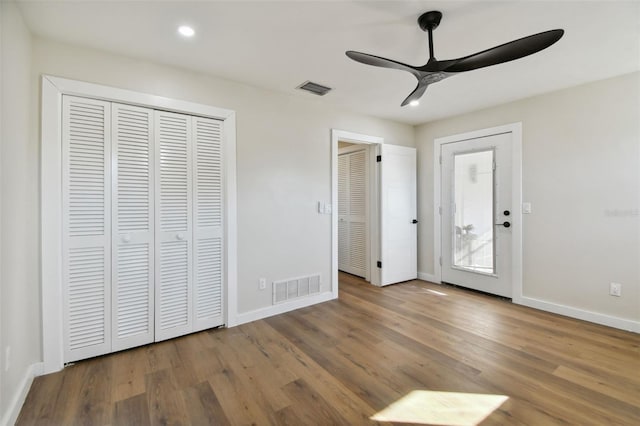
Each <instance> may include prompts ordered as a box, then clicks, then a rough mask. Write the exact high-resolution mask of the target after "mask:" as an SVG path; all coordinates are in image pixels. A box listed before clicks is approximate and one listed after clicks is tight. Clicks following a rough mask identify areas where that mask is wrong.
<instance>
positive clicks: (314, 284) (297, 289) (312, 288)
mask: <svg viewBox="0 0 640 426" xmlns="http://www.w3.org/2000/svg"><path fill="white" fill-rule="evenodd" d="M321 282H322V280H321V279H320V274H316V275H308V276H305V277H300V278H289V279H288V280H281V281H274V282H273V304H274V305H276V304H278V303H282V302H286V301H287V300H291V299H297V298H299V297H309V296H313V295H314V294H318V293H320V284H321Z"/></svg>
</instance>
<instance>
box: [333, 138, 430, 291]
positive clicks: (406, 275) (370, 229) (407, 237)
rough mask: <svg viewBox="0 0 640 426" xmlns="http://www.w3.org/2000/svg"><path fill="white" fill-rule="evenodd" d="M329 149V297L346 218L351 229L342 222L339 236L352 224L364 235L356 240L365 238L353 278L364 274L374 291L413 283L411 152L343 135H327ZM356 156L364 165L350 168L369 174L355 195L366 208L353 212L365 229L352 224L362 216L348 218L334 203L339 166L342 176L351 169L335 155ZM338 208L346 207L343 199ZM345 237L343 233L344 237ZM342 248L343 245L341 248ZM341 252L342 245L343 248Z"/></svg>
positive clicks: (413, 169) (414, 218) (413, 168)
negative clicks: (358, 266) (330, 253)
mask: <svg viewBox="0 0 640 426" xmlns="http://www.w3.org/2000/svg"><path fill="white" fill-rule="evenodd" d="M341 142H342V147H341V146H340V143H341ZM331 144H332V145H331V146H332V149H331V153H332V155H331V165H332V167H331V168H332V176H331V179H332V185H331V187H332V198H331V203H332V204H333V205H334V206H336V208H334V209H333V210H332V221H331V223H332V230H331V232H332V248H331V250H332V283H335V285H333V286H332V291H333V296H334V297H338V269H340V265H339V263H340V262H339V260H340V259H339V257H340V256H339V253H340V250H339V240H340V233H339V227H340V226H339V223H340V220H339V219H340V218H343V219H344V220H343V222H347V221H348V220H347V219H346V217H347V216H350V218H349V221H350V224H349V225H348V226H347V224H346V223H345V224H343V225H342V228H343V231H349V230H352V229H353V226H354V224H355V227H356V228H358V229H359V230H360V231H361V230H362V229H364V232H360V233H359V236H360V237H359V238H360V239H363V238H364V239H365V250H364V257H363V256H362V251H360V252H359V253H356V257H358V259H359V260H360V266H361V268H360V269H359V272H358V273H356V275H364V277H365V278H366V279H367V281H369V282H370V283H371V284H373V285H375V286H384V285H389V284H395V283H399V282H402V281H408V280H412V279H415V278H417V276H418V272H417V271H418V270H417V266H418V265H417V224H418V220H417V202H416V198H417V196H416V149H415V148H412V147H406V146H401V145H395V144H384V140H383V139H382V138H380V137H375V136H368V135H362V134H357V133H352V132H345V131H342V130H332V131H331ZM341 150H342V151H341ZM357 152H364V154H358V155H360V156H362V155H364V161H365V163H364V164H363V163H362V158H360V160H358V161H359V162H358V161H355V162H354V163H357V164H360V166H358V165H357V164H355V165H354V167H355V168H367V169H368V176H367V179H366V180H367V182H366V183H363V182H360V185H361V186H362V185H364V187H365V188H364V189H365V191H361V192H360V196H364V198H365V203H364V206H362V203H361V202H360V209H359V211H358V212H357V213H362V212H363V211H364V219H365V222H366V225H364V226H363V224H362V221H360V222H358V220H357V219H359V218H360V219H361V218H362V216H363V215H350V213H351V211H352V210H351V209H350V208H347V209H344V208H343V209H342V210H341V211H339V210H340V209H341V207H340V202H339V200H338V198H339V191H338V187H339V185H340V183H339V169H340V167H341V166H340V163H341V162H342V167H343V169H344V170H343V171H345V170H346V171H349V170H350V167H351V165H349V166H347V164H346V162H347V161H351V159H349V160H347V158H349V157H342V160H341V159H340V157H339V156H340V154H342V155H347V154H350V155H351V154H352V153H354V154H353V155H356V154H355V153H357ZM345 176H346V175H345ZM357 179H360V178H357ZM360 180H362V179H360ZM344 184H345V182H343V185H344ZM366 191H368V193H367V192H366ZM362 194H364V195H362ZM342 205H343V207H344V206H345V201H344V200H343V203H342ZM356 210H358V209H356ZM338 213H340V214H338ZM344 235H345V234H344V232H343V237H344ZM349 238H351V236H349ZM344 243H345V241H343V245H344ZM367 245H368V248H367ZM344 247H347V246H346V245H344ZM343 254H344V250H343ZM345 258H348V256H345ZM344 260H345V259H343V261H344ZM347 260H348V259H347ZM343 266H344V262H343ZM362 266H364V267H362ZM342 269H344V268H342ZM363 272H364V274H363ZM352 273H353V272H352Z"/></svg>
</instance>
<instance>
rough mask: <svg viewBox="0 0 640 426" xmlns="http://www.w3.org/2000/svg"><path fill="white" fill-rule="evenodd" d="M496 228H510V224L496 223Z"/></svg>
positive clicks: (505, 222) (506, 222)
mask: <svg viewBox="0 0 640 426" xmlns="http://www.w3.org/2000/svg"><path fill="white" fill-rule="evenodd" d="M496 226H504V227H505V228H509V227H510V226H511V223H510V222H508V221H506V220H505V221H504V222H502V223H496Z"/></svg>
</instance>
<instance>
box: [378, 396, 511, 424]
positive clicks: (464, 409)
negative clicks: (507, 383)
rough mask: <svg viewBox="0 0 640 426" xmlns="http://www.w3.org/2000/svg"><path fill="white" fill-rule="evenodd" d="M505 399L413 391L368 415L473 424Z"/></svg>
mask: <svg viewBox="0 0 640 426" xmlns="http://www.w3.org/2000/svg"><path fill="white" fill-rule="evenodd" d="M507 399H509V397H508V396H504V395H485V394H477V393H459V392H435V391H426V390H414V391H411V392H409V393H408V394H407V395H405V396H403V397H402V398H400V399H399V400H397V401H396V402H394V403H392V404H390V405H389V406H388V407H386V408H385V409H384V410H382V411H380V412H378V413H376V414H374V415H373V416H371V420H375V421H379V422H402V423H418V424H427V425H428V424H431V425H452V426H476V425H478V424H479V423H480V422H482V421H483V420H484V419H486V418H487V417H488V416H489V415H490V414H491V413H493V412H494V411H495V410H496V409H498V408H499V407H500V406H501V405H502V404H503V403H504V402H505V401H506V400H507Z"/></svg>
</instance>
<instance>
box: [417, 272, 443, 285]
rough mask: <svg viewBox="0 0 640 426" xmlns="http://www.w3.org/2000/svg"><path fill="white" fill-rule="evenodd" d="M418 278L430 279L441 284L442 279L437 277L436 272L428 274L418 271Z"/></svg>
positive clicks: (431, 281)
mask: <svg viewBox="0 0 640 426" xmlns="http://www.w3.org/2000/svg"><path fill="white" fill-rule="evenodd" d="M418 279H420V280H422V281H429V282H430V283H436V284H440V280H439V279H437V278H436V276H435V275H434V274H428V273H426V272H418Z"/></svg>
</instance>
